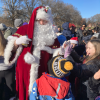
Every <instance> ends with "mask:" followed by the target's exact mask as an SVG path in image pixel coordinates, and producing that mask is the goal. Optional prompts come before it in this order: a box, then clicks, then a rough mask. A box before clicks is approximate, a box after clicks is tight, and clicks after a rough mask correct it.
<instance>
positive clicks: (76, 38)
mask: <svg viewBox="0 0 100 100" xmlns="http://www.w3.org/2000/svg"><path fill="white" fill-rule="evenodd" d="M70 42H71V43H74V44H78V37H73V38H71V39H70Z"/></svg>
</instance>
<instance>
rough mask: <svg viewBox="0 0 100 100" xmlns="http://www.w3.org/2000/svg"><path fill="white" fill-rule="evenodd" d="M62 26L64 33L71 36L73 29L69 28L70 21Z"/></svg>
mask: <svg viewBox="0 0 100 100" xmlns="http://www.w3.org/2000/svg"><path fill="white" fill-rule="evenodd" d="M62 28H63V31H62V33H63V35H64V36H65V37H66V38H67V37H69V38H71V36H72V34H71V31H70V30H69V22H66V23H64V24H63V25H62Z"/></svg>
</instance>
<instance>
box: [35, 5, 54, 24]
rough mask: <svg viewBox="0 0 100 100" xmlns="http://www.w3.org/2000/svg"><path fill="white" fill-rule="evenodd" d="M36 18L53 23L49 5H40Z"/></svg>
mask: <svg viewBox="0 0 100 100" xmlns="http://www.w3.org/2000/svg"><path fill="white" fill-rule="evenodd" d="M36 19H37V20H39V19H43V20H47V21H50V22H52V23H53V18H52V13H51V8H50V7H49V6H45V7H42V8H40V9H38V10H37V14H36Z"/></svg>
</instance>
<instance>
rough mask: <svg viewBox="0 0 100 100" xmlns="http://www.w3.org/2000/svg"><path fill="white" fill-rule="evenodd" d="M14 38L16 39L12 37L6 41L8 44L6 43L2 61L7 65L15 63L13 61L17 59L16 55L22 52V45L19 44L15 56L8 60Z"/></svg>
mask: <svg viewBox="0 0 100 100" xmlns="http://www.w3.org/2000/svg"><path fill="white" fill-rule="evenodd" d="M16 39H17V37H13V38H12V39H11V40H10V41H8V44H7V45H6V48H5V52H4V63H5V64H7V65H9V66H10V65H12V64H14V63H15V61H16V60H17V58H18V56H19V55H20V53H21V52H22V49H23V47H22V46H19V47H18V49H17V51H16V55H15V58H14V59H13V60H12V61H11V62H9V59H10V57H11V55H12V50H13V47H14V42H15V40H16Z"/></svg>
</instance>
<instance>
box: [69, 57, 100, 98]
mask: <svg viewBox="0 0 100 100" xmlns="http://www.w3.org/2000/svg"><path fill="white" fill-rule="evenodd" d="M99 65H100V61H99V60H98V59H94V60H91V61H89V62H87V64H82V65H81V66H76V65H74V69H73V70H72V71H71V76H74V77H75V76H76V77H78V78H79V79H80V84H79V91H80V92H79V93H80V95H81V97H82V98H84V99H82V100H87V97H88V98H90V96H91V92H90V90H89V88H88V80H89V78H90V77H93V75H94V74H95V73H96V72H97V71H98V70H99ZM95 96H96V95H95V94H92V98H93V97H95Z"/></svg>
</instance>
